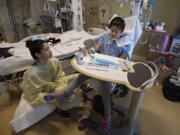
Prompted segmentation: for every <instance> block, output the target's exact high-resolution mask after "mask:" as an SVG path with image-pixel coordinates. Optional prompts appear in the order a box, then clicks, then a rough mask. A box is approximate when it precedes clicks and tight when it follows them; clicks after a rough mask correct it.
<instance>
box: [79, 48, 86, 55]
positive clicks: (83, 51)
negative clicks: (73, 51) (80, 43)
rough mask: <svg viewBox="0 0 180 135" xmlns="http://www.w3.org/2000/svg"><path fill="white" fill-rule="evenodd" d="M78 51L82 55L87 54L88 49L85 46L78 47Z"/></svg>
mask: <svg viewBox="0 0 180 135" xmlns="http://www.w3.org/2000/svg"><path fill="white" fill-rule="evenodd" d="M79 51H80V52H82V53H83V54H84V55H87V54H88V50H87V49H86V48H81V47H79Z"/></svg>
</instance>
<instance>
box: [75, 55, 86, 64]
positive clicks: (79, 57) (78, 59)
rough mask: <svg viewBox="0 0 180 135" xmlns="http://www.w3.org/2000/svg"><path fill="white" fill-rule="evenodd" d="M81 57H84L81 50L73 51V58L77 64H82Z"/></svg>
mask: <svg viewBox="0 0 180 135" xmlns="http://www.w3.org/2000/svg"><path fill="white" fill-rule="evenodd" d="M83 57H84V54H83V53H82V52H76V53H75V58H76V62H77V64H79V65H81V64H83Z"/></svg>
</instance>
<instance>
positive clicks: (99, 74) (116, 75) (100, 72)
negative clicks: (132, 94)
mask: <svg viewBox="0 0 180 135" xmlns="http://www.w3.org/2000/svg"><path fill="white" fill-rule="evenodd" d="M97 58H98V59H103V60H109V61H111V62H114V63H116V64H118V65H119V67H118V68H111V67H107V68H101V67H93V66H92V67H91V66H89V63H91V62H93V60H92V58H91V57H90V56H89V55H87V56H86V57H84V58H83V62H84V63H83V64H81V65H79V64H77V62H76V59H75V58H74V59H72V61H71V64H72V66H73V68H75V69H76V70H77V71H78V72H80V73H82V74H84V75H87V76H90V77H92V78H96V79H99V80H103V81H108V82H113V83H117V84H124V85H126V86H127V87H128V88H129V89H131V90H134V91H139V90H138V89H137V88H135V87H133V86H131V85H130V83H129V81H128V78H127V74H128V72H133V67H132V66H133V65H134V64H135V63H134V62H131V61H128V64H130V65H131V66H130V70H129V71H123V70H122V67H121V65H122V63H124V61H126V60H124V59H121V58H117V57H112V56H108V55H103V54H98V53H96V54H95V59H97Z"/></svg>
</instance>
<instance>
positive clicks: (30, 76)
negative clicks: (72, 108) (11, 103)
mask: <svg viewBox="0 0 180 135" xmlns="http://www.w3.org/2000/svg"><path fill="white" fill-rule="evenodd" d="M22 87H23V91H24V96H25V99H26V100H28V101H29V102H30V103H32V104H43V103H46V101H45V100H44V96H45V95H46V94H48V93H49V92H53V91H54V89H55V83H54V82H48V81H44V80H42V79H40V78H39V76H38V74H37V73H36V72H35V70H34V69H33V68H30V69H28V70H27V71H26V72H25V73H24V76H23V82H22Z"/></svg>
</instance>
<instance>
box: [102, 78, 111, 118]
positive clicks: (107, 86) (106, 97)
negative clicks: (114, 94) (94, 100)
mask: <svg viewBox="0 0 180 135" xmlns="http://www.w3.org/2000/svg"><path fill="white" fill-rule="evenodd" d="M100 83H101V93H102V99H103V103H104V111H105V114H104V118H105V119H109V118H110V117H111V89H112V83H108V82H104V81H101V82H100Z"/></svg>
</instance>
